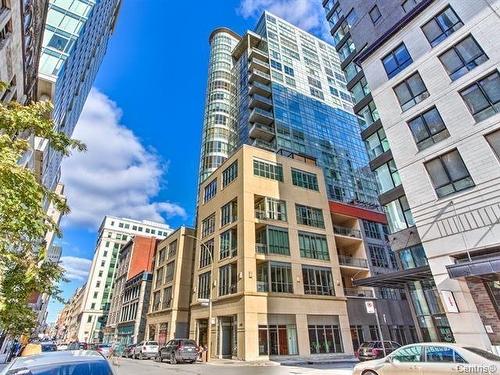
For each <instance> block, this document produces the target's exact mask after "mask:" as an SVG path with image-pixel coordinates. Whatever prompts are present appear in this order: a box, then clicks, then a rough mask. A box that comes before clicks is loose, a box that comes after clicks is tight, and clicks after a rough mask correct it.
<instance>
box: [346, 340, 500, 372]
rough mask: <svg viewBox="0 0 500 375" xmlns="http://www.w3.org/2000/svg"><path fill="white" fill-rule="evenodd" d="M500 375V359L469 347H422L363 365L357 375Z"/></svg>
mask: <svg viewBox="0 0 500 375" xmlns="http://www.w3.org/2000/svg"><path fill="white" fill-rule="evenodd" d="M402 374H404V375H442V374H489V375H497V374H500V357H499V356H497V355H495V354H492V353H490V352H487V351H486V350H483V349H479V348H475V347H473V346H469V345H455V344H448V343H422V344H411V345H406V346H403V347H401V348H399V349H397V350H395V351H394V352H392V353H391V354H389V355H388V356H387V357H385V358H381V359H376V360H373V361H367V362H363V363H359V364H357V365H356V366H355V367H354V372H353V375H402Z"/></svg>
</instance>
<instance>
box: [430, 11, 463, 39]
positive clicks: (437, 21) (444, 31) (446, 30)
mask: <svg viewBox="0 0 500 375" xmlns="http://www.w3.org/2000/svg"><path fill="white" fill-rule="evenodd" d="M463 25H464V24H463V23H462V21H461V20H460V18H458V16H457V14H456V13H455V11H454V10H453V9H452V8H451V7H450V6H448V7H446V8H445V9H443V10H442V11H441V12H439V13H438V14H436V15H435V16H434V17H433V18H432V19H431V20H430V21H429V22H427V23H426V24H425V25H423V26H422V31H423V32H424V34H425V37H426V38H427V40H428V41H429V43H430V44H431V46H432V47H434V46H436V45H438V44H439V43H441V42H442V41H443V40H445V39H446V38H447V37H448V36H449V35H451V34H453V33H454V32H455V31H457V30H458V29H459V28H461V27H462V26H463Z"/></svg>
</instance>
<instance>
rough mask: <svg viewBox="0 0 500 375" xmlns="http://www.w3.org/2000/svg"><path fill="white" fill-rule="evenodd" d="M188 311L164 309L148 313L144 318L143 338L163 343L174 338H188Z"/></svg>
mask: <svg viewBox="0 0 500 375" xmlns="http://www.w3.org/2000/svg"><path fill="white" fill-rule="evenodd" d="M188 324H189V312H188V311H187V310H186V311H184V310H172V309H169V310H165V311H159V312H154V313H149V314H148V316H147V320H146V332H145V336H144V337H145V339H147V340H151V341H157V342H158V344H159V345H160V346H161V345H164V344H166V343H167V342H168V341H169V340H172V339H174V338H188V335H189V333H188Z"/></svg>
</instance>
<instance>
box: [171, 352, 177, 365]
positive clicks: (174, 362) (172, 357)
mask: <svg viewBox="0 0 500 375" xmlns="http://www.w3.org/2000/svg"><path fill="white" fill-rule="evenodd" d="M170 364H171V365H176V364H177V358H175V353H172V354H170Z"/></svg>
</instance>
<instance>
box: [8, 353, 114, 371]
mask: <svg viewBox="0 0 500 375" xmlns="http://www.w3.org/2000/svg"><path fill="white" fill-rule="evenodd" d="M7 374H8V375H21V374H22V375H26V374H30V375H31V374H32V375H37V374H42V375H45V374H73V375H80V374H92V375H114V372H113V369H112V368H111V366H110V364H109V362H108V361H107V360H106V359H105V358H103V356H101V355H99V354H98V353H96V352H94V351H85V350H78V351H63V352H50V353H41V354H35V355H32V356H29V357H18V358H16V359H14V360H13V361H12V362H11V363H9V364H8V365H7V366H6V367H4V368H3V370H2V371H0V375H7Z"/></svg>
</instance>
